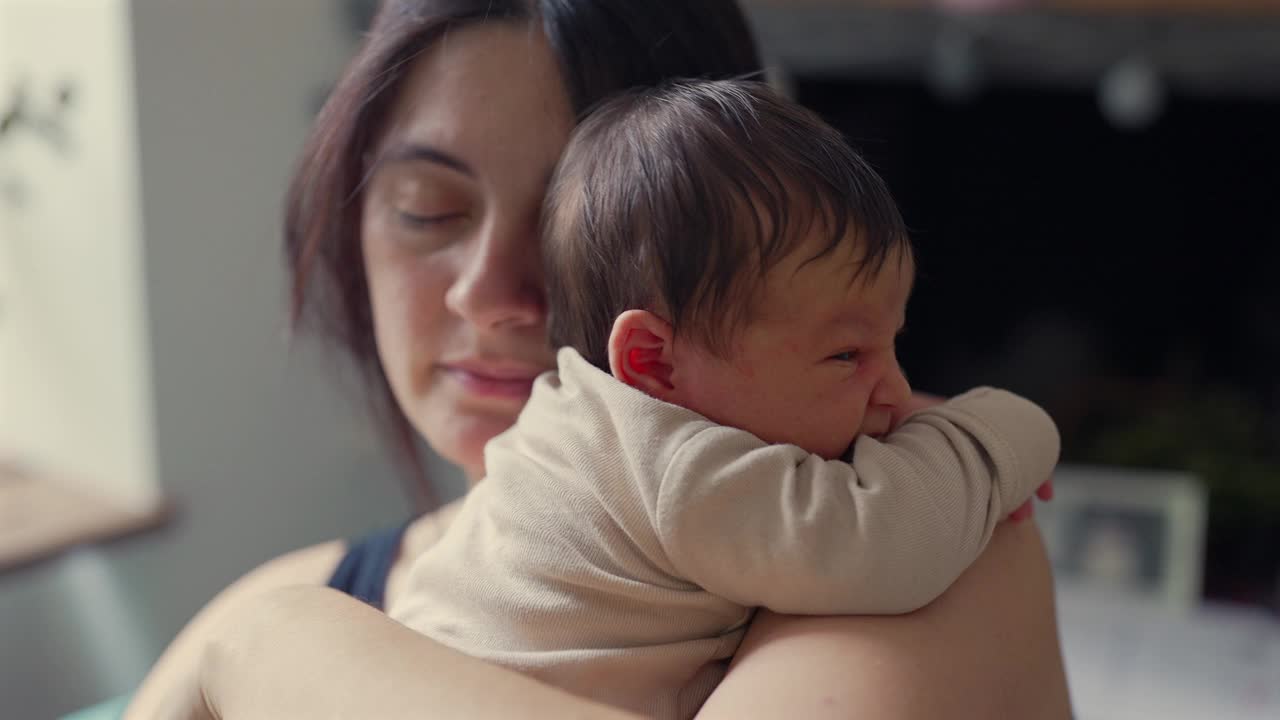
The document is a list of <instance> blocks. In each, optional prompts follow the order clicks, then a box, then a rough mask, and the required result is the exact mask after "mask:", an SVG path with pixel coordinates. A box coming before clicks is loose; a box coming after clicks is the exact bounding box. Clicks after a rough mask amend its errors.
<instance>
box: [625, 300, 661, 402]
mask: <svg viewBox="0 0 1280 720" xmlns="http://www.w3.org/2000/svg"><path fill="white" fill-rule="evenodd" d="M674 337H675V336H674V333H672V331H671V324H670V323H668V322H667V321H666V320H663V319H662V318H660V317H658V316H657V315H654V314H653V313H651V312H649V311H648V310H628V311H626V312H624V313H622V314H621V315H619V316H618V319H617V320H614V321H613V332H612V333H611V334H610V335H609V369H610V370H611V371H612V372H613V376H614V377H615V378H617V379H618V380H620V381H622V382H624V383H626V384H628V385H630V386H631V387H633V388H635V389H637V390H640V391H642V392H644V393H647V394H649V395H652V396H653V397H656V398H658V399H659V400H664V399H666V398H667V396H668V395H670V393H671V390H672V386H671V341H672V339H673V338H674Z"/></svg>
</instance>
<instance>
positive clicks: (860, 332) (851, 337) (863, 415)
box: [672, 248, 915, 459]
mask: <svg viewBox="0 0 1280 720" xmlns="http://www.w3.org/2000/svg"><path fill="white" fill-rule="evenodd" d="M806 249H807V248H801V249H800V251H798V252H796V253H794V254H793V256H792V257H790V258H788V259H787V260H786V261H784V262H783V263H781V264H780V265H779V266H778V267H776V268H774V270H773V271H772V272H771V273H770V274H769V276H768V277H767V278H766V282H765V287H764V295H763V299H762V300H761V302H760V303H759V304H758V305H757V308H758V311H757V313H756V315H755V316H754V317H753V318H752V321H751V322H750V323H749V324H748V325H747V326H746V327H745V328H743V330H742V331H741V332H740V333H739V336H738V338H737V339H736V341H735V343H734V345H733V346H732V347H731V349H730V351H729V352H728V353H727V356H726V357H725V358H724V359H721V358H716V357H714V356H712V355H710V354H709V353H707V352H706V351H704V350H702V349H700V348H697V347H695V346H694V345H693V344H692V343H690V342H688V341H685V342H680V341H679V340H677V342H676V343H675V344H674V346H673V353H674V357H673V360H674V361H675V362H674V370H673V375H672V383H673V384H674V385H675V387H676V388H679V394H680V395H681V397H680V398H679V399H678V400H677V402H679V404H681V405H684V406H685V407H688V408H689V409H691V410H694V411H695V412H698V413H700V414H702V415H704V416H706V417H707V418H709V419H711V420H713V421H715V422H717V423H720V424H722V425H731V426H734V427H738V428H742V429H743V430H747V431H748V432H751V433H752V434H754V435H756V436H757V437H759V438H760V439H762V440H764V441H766V442H769V443H790V444H793V445H798V446H800V447H802V448H804V449H806V450H808V451H809V452H812V453H816V454H818V455H821V456H822V457H824V458H827V459H835V458H838V457H840V456H841V455H843V454H844V452H845V451H846V450H847V449H848V447H849V446H850V444H852V442H853V440H854V438H856V437H857V436H858V435H859V434H864V433H865V434H868V435H873V436H878V435H882V434H884V433H887V432H888V431H889V430H890V429H891V424H892V417H893V411H894V409H895V408H896V407H898V406H899V405H900V404H902V403H903V402H905V401H906V400H907V398H908V397H909V396H910V394H911V388H910V387H909V386H908V384H907V379H906V377H905V376H904V375H903V374H902V369H901V368H900V367H899V366H898V359H897V355H896V352H895V339H896V337H897V335H898V333H899V332H900V331H901V330H902V327H903V323H904V320H905V316H906V306H907V298H908V296H909V295H910V293H911V286H912V282H913V281H914V278H915V266H914V264H913V263H912V261H911V259H910V258H909V257H905V258H904V257H902V256H901V254H900V253H898V252H894V253H892V254H891V255H890V256H889V258H888V260H887V261H886V262H885V264H884V267H883V268H882V269H881V270H880V272H879V274H877V275H874V276H872V275H870V274H869V273H864V274H862V275H861V276H859V277H858V279H857V280H856V281H854V282H853V283H850V281H849V277H850V270H849V263H850V256H849V253H848V252H847V251H845V250H843V249H838V250H836V251H835V252H833V253H831V254H829V255H827V256H826V257H823V258H822V259H820V260H816V261H814V262H811V263H808V264H803V260H804V259H805V258H806V257H810V256H811V253H808V252H805V250H806Z"/></svg>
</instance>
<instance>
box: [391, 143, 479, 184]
mask: <svg viewBox="0 0 1280 720" xmlns="http://www.w3.org/2000/svg"><path fill="white" fill-rule="evenodd" d="M410 162H425V163H431V164H433V165H441V166H443V167H447V168H449V169H450V170H454V171H457V172H460V173H462V174H463V175H466V176H467V177H471V178H474V177H475V176H476V172H475V170H472V169H471V166H470V165H468V164H466V163H465V162H463V161H462V160H461V159H459V158H458V157H456V156H453V155H450V154H449V153H447V152H445V151H443V150H440V149H438V148H433V147H431V146H430V145H421V144H419V143H400V144H398V145H394V146H392V147H391V149H389V150H387V151H386V152H384V153H383V154H382V157H380V158H378V162H377V164H376V165H375V168H376V167H382V166H383V165H395V164H400V163H410Z"/></svg>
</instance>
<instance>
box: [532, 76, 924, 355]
mask: <svg viewBox="0 0 1280 720" xmlns="http://www.w3.org/2000/svg"><path fill="white" fill-rule="evenodd" d="M542 222H543V227H542V232H543V259H544V263H545V266H546V272H547V293H548V298H547V300H548V306H549V316H550V317H549V324H550V335H551V342H552V344H553V345H554V346H555V347H564V346H571V347H573V348H575V349H577V350H578V352H579V353H581V354H582V356H583V357H584V358H586V359H587V360H588V361H589V362H591V363H592V364H594V365H595V366H596V367H599V368H601V369H603V370H605V371H606V372H607V371H608V369H609V355H608V341H609V333H610V332H611V331H612V328H613V322H614V319H615V318H617V316H618V315H620V314H621V313H623V312H625V311H626V310H631V309H645V310H650V311H653V312H655V313H658V314H660V315H662V316H664V317H665V319H666V320H667V321H668V322H670V323H671V324H672V326H673V328H674V330H675V332H676V333H677V335H679V336H681V337H687V338H690V339H692V340H694V341H695V342H698V343H700V344H702V345H703V346H704V347H705V348H706V349H707V350H709V351H710V352H712V353H714V354H718V355H720V356H722V357H723V356H724V354H725V353H726V352H727V350H728V348H729V346H730V343H731V342H732V339H733V337H734V334H735V333H736V332H737V331H738V329H740V328H741V327H742V326H743V325H744V324H745V323H746V322H748V321H749V320H750V318H751V316H752V314H753V313H754V308H755V307H756V303H757V302H758V296H759V294H760V293H759V290H760V287H761V285H762V283H763V282H764V279H765V276H766V274H767V273H768V272H769V271H770V270H771V269H772V268H774V267H775V266H776V265H777V264H778V263H779V262H780V261H782V260H783V259H784V258H786V257H787V256H789V255H790V254H791V253H792V252H794V251H796V250H797V249H798V248H799V247H800V246H801V244H802V243H803V242H804V241H805V239H806V238H807V237H808V236H809V235H810V233H811V231H813V230H815V229H817V230H819V231H820V232H822V233H823V236H824V237H825V244H824V245H823V247H822V248H821V249H820V250H819V251H818V252H816V253H815V254H814V255H813V256H812V257H811V258H808V260H816V259H818V258H820V257H823V256H825V255H827V254H829V253H831V252H833V251H834V250H835V249H836V248H838V247H841V246H842V245H846V244H848V245H847V246H848V247H849V248H851V249H855V250H856V251H857V252H856V253H855V254H854V255H851V257H852V258H854V259H853V260H851V263H850V282H853V281H855V280H856V279H857V278H858V277H859V275H861V274H863V273H868V274H869V276H872V277H874V276H875V275H876V274H877V273H879V272H880V270H881V268H882V267H883V266H884V263H885V262H886V261H887V260H888V258H890V257H891V256H892V255H893V251H894V250H895V249H902V250H904V251H905V252H903V253H902V254H901V255H902V256H903V257H906V256H909V240H908V238H907V231H906V228H905V226H904V224H903V221H902V217H901V215H900V214H899V213H898V208H897V206H896V205H895V204H894V202H893V198H892V197H891V196H890V194H889V189H888V187H887V186H886V185H885V183H884V180H882V179H881V178H880V176H879V175H877V174H876V172H875V171H874V170H873V169H872V168H871V166H870V165H868V164H867V162H866V161H865V160H863V159H862V157H861V156H860V155H858V153H857V152H855V151H854V150H853V149H852V148H851V147H850V146H849V144H848V143H846V142H845V140H844V138H843V137H842V136H841V134H840V133H839V132H838V131H837V130H835V129H834V128H832V127H831V126H829V125H827V124H826V123H825V122H823V121H822V120H821V119H820V118H819V117H818V116H817V115H815V114H814V113H812V112H810V111H809V110H806V109H804V108H802V107H800V106H799V105H797V104H795V103H793V102H790V101H788V100H786V99H785V98H783V97H781V96H780V95H778V94H777V93H776V92H775V91H773V90H772V89H771V88H769V87H768V86H767V85H765V84H764V83H761V82H755V81H746V80H722V81H680V82H674V83H668V84H665V85H662V86H660V87H657V88H649V89H641V90H634V91H630V92H627V93H625V94H623V95H622V96H619V97H616V98H614V99H611V100H609V101H607V102H605V103H604V104H602V105H600V106H599V107H598V108H596V109H595V110H594V111H593V112H592V113H591V114H590V115H588V117H587V118H586V119H585V120H583V122H582V123H581V124H580V125H579V126H578V128H577V130H576V131H575V133H574V135H573V138H572V139H571V140H570V142H569V146H568V148H567V149H566V150H565V154H564V156H563V158H562V159H561V161H560V165H559V166H558V167H557V169H556V173H555V176H554V178H553V179H552V182H551V186H550V189H549V192H548V195H547V202H546V205H545V207H544V211H543V221H542Z"/></svg>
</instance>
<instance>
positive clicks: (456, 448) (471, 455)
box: [419, 409, 516, 483]
mask: <svg viewBox="0 0 1280 720" xmlns="http://www.w3.org/2000/svg"><path fill="white" fill-rule="evenodd" d="M441 415H442V416H443V417H442V418H440V420H439V421H438V422H433V423H431V424H430V425H429V426H425V427H421V426H420V427H419V430H420V431H422V434H423V436H424V437H426V439H427V443H428V444H429V445H431V448H432V449H433V450H435V452H436V454H437V455H439V456H440V457H442V458H444V459H445V460H448V461H449V462H451V463H453V464H454V465H457V466H458V467H460V468H461V469H462V470H463V471H464V472H466V474H467V479H468V480H469V481H471V482H472V483H475V482H476V481H477V480H479V479H480V477H481V476H482V475H483V473H484V446H485V445H486V444H487V443H488V442H489V441H490V440H492V439H493V438H495V437H497V436H498V435H501V434H502V433H503V432H505V431H506V430H507V429H508V428H510V427H511V426H512V425H513V424H515V420H516V419H515V417H507V416H503V415H495V414H491V413H475V412H465V411H460V410H456V409H455V410H453V411H452V412H448V413H441Z"/></svg>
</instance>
